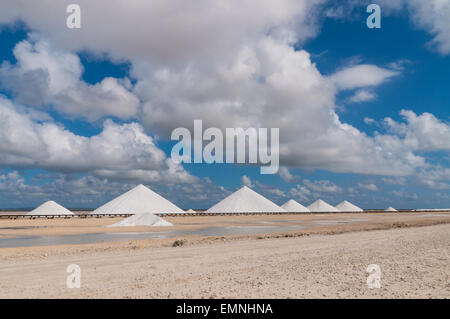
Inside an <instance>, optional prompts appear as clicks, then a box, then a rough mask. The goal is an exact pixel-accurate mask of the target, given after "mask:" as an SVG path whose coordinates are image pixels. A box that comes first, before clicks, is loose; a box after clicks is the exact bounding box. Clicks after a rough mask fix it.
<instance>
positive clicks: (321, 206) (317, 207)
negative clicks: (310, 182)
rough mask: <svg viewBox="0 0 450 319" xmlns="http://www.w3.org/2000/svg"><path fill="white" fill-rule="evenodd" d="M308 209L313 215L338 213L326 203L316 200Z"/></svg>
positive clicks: (337, 210)
mask: <svg viewBox="0 0 450 319" xmlns="http://www.w3.org/2000/svg"><path fill="white" fill-rule="evenodd" d="M308 209H309V210H310V211H311V212H313V213H323V212H326V213H328V212H339V211H340V210H339V209H337V208H336V207H333V206H331V205H330V204H328V203H327V202H325V201H323V200H321V199H318V200H316V201H315V202H314V203H312V204H311V205H309V206H308Z"/></svg>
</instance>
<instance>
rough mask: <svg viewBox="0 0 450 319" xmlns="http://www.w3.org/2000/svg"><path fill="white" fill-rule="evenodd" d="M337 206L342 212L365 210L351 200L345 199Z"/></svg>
mask: <svg viewBox="0 0 450 319" xmlns="http://www.w3.org/2000/svg"><path fill="white" fill-rule="evenodd" d="M336 208H337V209H339V210H340V211H341V212H363V211H364V210H363V209H361V208H359V207H358V206H356V205H353V204H352V203H350V202H349V201H346V200H344V201H343V202H341V203H340V204H338V205H336Z"/></svg>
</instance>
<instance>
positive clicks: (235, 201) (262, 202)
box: [206, 186, 286, 213]
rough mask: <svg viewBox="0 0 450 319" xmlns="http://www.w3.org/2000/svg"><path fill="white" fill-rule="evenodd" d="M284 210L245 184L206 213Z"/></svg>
mask: <svg viewBox="0 0 450 319" xmlns="http://www.w3.org/2000/svg"><path fill="white" fill-rule="evenodd" d="M285 212H286V211H285V210H284V209H283V208H281V207H280V206H278V205H277V204H275V203H273V202H271V201H270V200H268V199H267V198H265V197H264V196H261V195H260V194H258V193H257V192H255V191H253V190H251V189H250V188H248V187H247V186H244V187H242V188H241V189H240V190H238V191H236V192H234V193H233V194H231V195H230V196H228V197H226V198H225V199H223V200H222V201H220V202H218V203H217V204H216V205H214V206H213V207H211V208H210V209H208V210H207V211H206V213H285Z"/></svg>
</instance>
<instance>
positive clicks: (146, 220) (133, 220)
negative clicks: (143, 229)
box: [108, 213, 173, 227]
mask: <svg viewBox="0 0 450 319" xmlns="http://www.w3.org/2000/svg"><path fill="white" fill-rule="evenodd" d="M133 226H151V227H162V226H173V224H172V223H169V222H168V221H166V220H164V219H162V218H161V217H159V216H156V215H155V214H151V213H142V214H136V215H133V216H130V217H127V218H125V219H124V220H122V221H120V222H118V223H115V224H112V225H109V226H108V227H133Z"/></svg>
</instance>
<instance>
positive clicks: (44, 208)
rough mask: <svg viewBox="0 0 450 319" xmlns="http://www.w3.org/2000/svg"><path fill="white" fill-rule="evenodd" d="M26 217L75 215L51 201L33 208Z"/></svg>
mask: <svg viewBox="0 0 450 319" xmlns="http://www.w3.org/2000/svg"><path fill="white" fill-rule="evenodd" d="M26 215H31V216H39V215H75V214H74V213H72V212H71V211H70V210H68V209H66V208H64V207H62V206H61V205H59V204H58V203H56V202H54V201H52V200H51V201H48V202H45V203H43V204H42V205H40V206H39V207H37V208H35V209H34V210H32V211H31V212H29V213H27V214H26Z"/></svg>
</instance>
